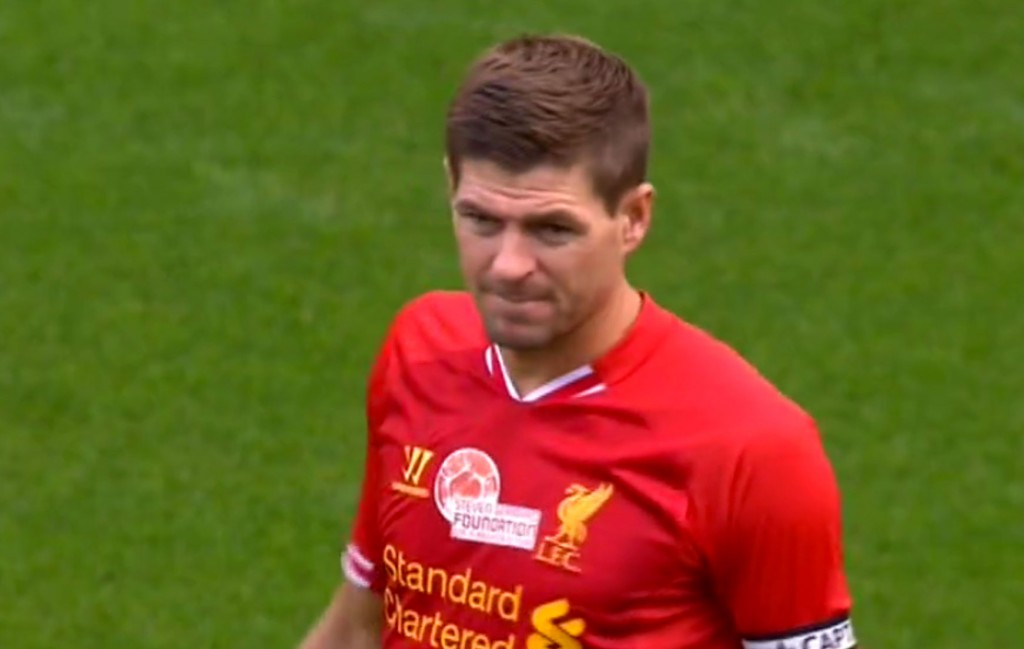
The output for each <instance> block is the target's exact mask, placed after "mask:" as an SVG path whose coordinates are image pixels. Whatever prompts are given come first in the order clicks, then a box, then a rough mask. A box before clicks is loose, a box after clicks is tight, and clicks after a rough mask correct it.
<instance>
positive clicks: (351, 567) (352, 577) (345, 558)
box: [341, 552, 370, 588]
mask: <svg viewBox="0 0 1024 649" xmlns="http://www.w3.org/2000/svg"><path fill="white" fill-rule="evenodd" d="M341 571H342V572H343V573H344V574H345V579H347V580H348V581H350V582H352V583H353V584H355V585H356V586H360V587H362V588H369V587H370V580H369V579H367V578H366V577H364V576H363V575H361V574H359V568H358V567H356V562H355V560H354V559H353V555H352V553H351V552H346V553H345V554H343V555H341Z"/></svg>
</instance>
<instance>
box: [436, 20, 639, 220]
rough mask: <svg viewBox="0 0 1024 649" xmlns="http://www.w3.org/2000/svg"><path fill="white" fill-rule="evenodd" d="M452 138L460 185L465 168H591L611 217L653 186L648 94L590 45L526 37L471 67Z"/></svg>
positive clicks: (451, 125)
mask: <svg viewBox="0 0 1024 649" xmlns="http://www.w3.org/2000/svg"><path fill="white" fill-rule="evenodd" d="M445 135H446V138H445V147H446V152H447V155H448V162H449V165H450V168H451V173H452V177H453V180H454V181H455V182H456V183H457V182H458V179H459V171H460V164H461V162H462V161H463V160H487V161H489V162H494V163H496V164H498V165H500V166H501V167H503V168H505V169H507V170H509V171H511V172H513V173H519V172H523V171H527V170H529V169H531V168H533V167H535V166H537V165H540V164H553V165H556V166H562V167H569V166H572V165H574V164H576V163H579V162H584V163H585V164H587V166H588V167H589V171H590V173H591V177H592V179H593V183H594V191H595V193H596V194H597V195H598V196H599V197H600V198H601V199H602V200H603V201H604V203H605V205H606V207H607V208H608V211H609V212H611V211H613V210H614V209H616V207H617V206H618V203H619V201H620V200H621V198H622V195H623V194H624V193H625V192H626V191H627V190H628V189H630V188H631V187H634V186H636V185H638V184H640V183H642V182H643V181H644V180H645V179H646V174H647V158H648V150H649V148H650V124H649V117H648V97H647V89H646V87H645V86H644V84H643V82H642V81H641V80H640V78H639V77H638V76H637V74H636V73H635V72H634V71H633V70H632V68H630V66H629V65H628V64H627V63H626V62H625V61H623V60H622V59H621V58H619V57H618V56H616V55H614V54H611V53H609V52H607V51H605V50H603V49H602V48H600V47H599V46H597V45H595V44H594V43H592V42H590V41H587V40H586V39H583V38H580V37H577V36H569V35H552V36H539V35H526V36H520V37H518V38H515V39H512V40H509V41H505V42H503V43H500V44H498V45H496V46H494V47H493V48H491V49H490V50H488V51H487V52H485V53H484V54H483V55H482V56H481V57H480V58H478V59H477V60H476V61H475V62H474V63H473V64H472V65H471V67H470V68H469V71H468V72H467V74H466V76H465V79H464V80H463V82H462V85H461V86H460V87H459V88H458V90H457V91H456V94H455V97H454V98H453V100H452V102H451V104H450V106H449V109H448V116H447V123H446V134H445Z"/></svg>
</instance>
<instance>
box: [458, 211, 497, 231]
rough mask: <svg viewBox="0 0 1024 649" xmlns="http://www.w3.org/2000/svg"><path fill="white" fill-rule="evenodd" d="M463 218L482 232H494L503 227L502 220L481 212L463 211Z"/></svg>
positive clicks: (474, 228)
mask: <svg viewBox="0 0 1024 649" xmlns="http://www.w3.org/2000/svg"><path fill="white" fill-rule="evenodd" d="M462 218H463V219H464V220H465V221H466V222H468V223H469V225H470V227H472V228H473V230H475V231H476V232H478V233H481V234H492V233H495V232H497V231H498V230H499V229H500V228H501V221H499V220H498V219H496V218H494V217H493V216H488V215H486V214H481V213H480V212H463V213H462Z"/></svg>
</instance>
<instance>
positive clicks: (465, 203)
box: [455, 199, 580, 223]
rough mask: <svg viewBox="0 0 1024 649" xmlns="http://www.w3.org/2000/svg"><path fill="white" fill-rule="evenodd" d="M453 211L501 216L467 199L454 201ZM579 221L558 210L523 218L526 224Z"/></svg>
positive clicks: (570, 213)
mask: <svg viewBox="0 0 1024 649" xmlns="http://www.w3.org/2000/svg"><path fill="white" fill-rule="evenodd" d="M455 211H456V212H459V213H460V214H483V215H493V216H501V215H499V214H495V213H494V212H493V211H491V210H488V209H485V208H484V207H482V206H480V205H478V204H477V203H474V202H473V201H471V200H468V199H460V200H458V201H456V203H455ZM579 220H580V219H579V217H577V216H576V215H575V214H573V213H572V212H571V211H569V210H566V209H559V208H555V209H552V210H546V211H544V212H536V213H534V214H527V215H526V216H525V217H523V221H526V222H527V223H531V222H537V221H570V222H572V223H579Z"/></svg>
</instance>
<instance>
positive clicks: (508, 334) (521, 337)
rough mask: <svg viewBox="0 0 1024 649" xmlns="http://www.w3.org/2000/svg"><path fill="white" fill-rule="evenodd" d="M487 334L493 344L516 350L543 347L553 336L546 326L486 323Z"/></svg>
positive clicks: (530, 349) (535, 349)
mask: <svg viewBox="0 0 1024 649" xmlns="http://www.w3.org/2000/svg"><path fill="white" fill-rule="evenodd" d="M487 335H488V337H489V338H490V339H491V342H493V343H494V344H496V345H498V346H500V347H504V348H505V349H511V350H513V351H517V352H529V351H537V350H540V349H544V348H545V347H548V346H549V345H550V344H551V341H552V340H553V339H554V337H553V336H552V335H551V332H550V331H548V330H547V328H543V329H542V328H538V327H535V326H524V325H509V324H497V323H493V322H492V323H488V326H487Z"/></svg>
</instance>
